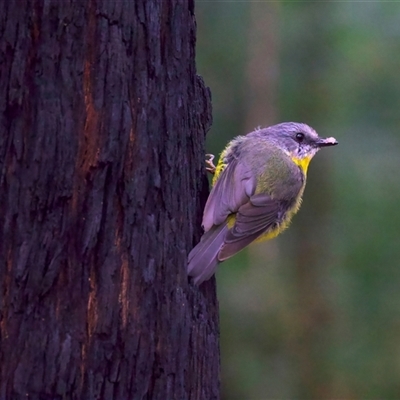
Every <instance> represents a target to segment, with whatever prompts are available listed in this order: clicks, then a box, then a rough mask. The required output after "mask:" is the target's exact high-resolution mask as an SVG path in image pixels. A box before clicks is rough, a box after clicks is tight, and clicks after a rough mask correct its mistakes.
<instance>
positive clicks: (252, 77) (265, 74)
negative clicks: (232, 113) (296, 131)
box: [243, 2, 279, 134]
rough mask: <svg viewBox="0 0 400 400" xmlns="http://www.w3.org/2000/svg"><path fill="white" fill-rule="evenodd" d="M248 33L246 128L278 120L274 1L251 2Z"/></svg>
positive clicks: (276, 19)
mask: <svg viewBox="0 0 400 400" xmlns="http://www.w3.org/2000/svg"><path fill="white" fill-rule="evenodd" d="M249 7H250V16H249V18H250V21H249V25H248V26H249V28H248V32H247V53H248V56H247V57H246V60H247V64H246V85H245V101H246V103H245V106H246V117H245V127H244V128H245V129H244V131H243V134H245V133H247V132H251V131H253V130H254V128H255V127H257V126H262V127H265V126H269V125H272V124H273V123H276V122H277V89H278V83H279V58H278V47H279V40H278V36H279V32H278V26H277V25H278V20H279V18H278V7H279V5H278V4H277V3H270V4H267V5H266V4H262V3H259V2H251V3H250V5H249Z"/></svg>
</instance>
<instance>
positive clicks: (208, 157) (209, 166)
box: [206, 154, 216, 175]
mask: <svg viewBox="0 0 400 400" xmlns="http://www.w3.org/2000/svg"><path fill="white" fill-rule="evenodd" d="M214 158H215V156H214V154H206V165H207V167H206V170H207V171H208V172H210V173H211V174H213V175H214V173H215V169H216V167H215V165H214V163H213V160H214Z"/></svg>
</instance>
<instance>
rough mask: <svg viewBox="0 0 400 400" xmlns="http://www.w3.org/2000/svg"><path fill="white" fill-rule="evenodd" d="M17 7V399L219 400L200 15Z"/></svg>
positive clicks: (10, 317) (5, 51) (12, 310)
mask: <svg viewBox="0 0 400 400" xmlns="http://www.w3.org/2000/svg"><path fill="white" fill-rule="evenodd" d="M0 3H1V4H0V8H1V9H2V16H1V18H0V37H1V42H0V129H1V132H0V133H1V134H0V174H1V175H0V227H1V228H0V229H1V230H0V339H1V344H0V398H1V399H10V400H11V399H12V400H18V399H26V398H29V399H44V398H46V399H61V398H63V399H86V400H90V399H107V400H111V399H124V400H126V399H162V400H165V399H217V398H218V397H219V393H218V391H219V344H218V310H217V301H216V296H215V281H214V279H212V280H211V281H209V282H207V283H206V284H204V285H202V288H201V289H200V290H198V289H194V288H193V287H192V286H191V285H189V284H188V280H187V276H186V255H187V252H188V250H190V248H191V247H192V245H193V243H194V236H196V237H197V238H198V237H199V235H200V232H199V229H200V220H201V206H202V204H200V201H198V200H197V199H199V198H202V199H203V201H204V198H205V197H206V194H207V181H206V179H205V178H204V173H203V170H204V168H203V156H204V150H203V148H204V133H205V131H206V130H207V129H208V127H209V125H210V122H211V118H210V99H209V94H208V91H207V89H206V88H205V87H204V85H203V83H202V80H201V79H200V78H199V77H197V76H196V70H195V52H194V46H195V21H194V10H193V7H194V2H193V1H189V2H187V1H184V0H163V1H161V2H160V1H158V0H136V1H107V0H103V1H102V0H92V1H83V0H80V1H75V2H64V1H59V0H49V1H46V2H44V1H40V0H39V1H27V2H24V3H22V2H18V1H17V2H8V1H6V0H1V1H0Z"/></svg>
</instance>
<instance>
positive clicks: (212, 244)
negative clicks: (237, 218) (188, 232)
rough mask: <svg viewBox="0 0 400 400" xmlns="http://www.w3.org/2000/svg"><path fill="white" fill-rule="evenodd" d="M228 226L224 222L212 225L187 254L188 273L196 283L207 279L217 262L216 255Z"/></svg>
mask: <svg viewBox="0 0 400 400" xmlns="http://www.w3.org/2000/svg"><path fill="white" fill-rule="evenodd" d="M228 229H229V228H228V227H227V225H226V223H223V224H221V225H218V226H213V227H212V228H211V229H210V230H209V231H207V232H206V233H204V235H203V236H202V238H201V240H200V242H199V243H198V244H197V246H196V247H195V248H194V249H193V250H192V251H191V252H190V253H189V256H188V267H187V269H188V274H189V275H190V276H192V277H193V281H194V283H195V284H196V285H200V283H202V282H203V281H206V280H207V279H209V278H210V277H211V276H212V275H213V274H214V272H215V270H216V268H217V265H218V264H219V261H218V258H217V255H218V253H219V251H220V249H221V246H222V245H223V244H224V238H225V235H226V232H227V230H228Z"/></svg>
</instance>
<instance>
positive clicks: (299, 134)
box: [296, 132, 304, 143]
mask: <svg viewBox="0 0 400 400" xmlns="http://www.w3.org/2000/svg"><path fill="white" fill-rule="evenodd" d="M296 140H297V141H298V142H299V143H301V142H302V141H303V140H304V133H302V132H297V133H296Z"/></svg>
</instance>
